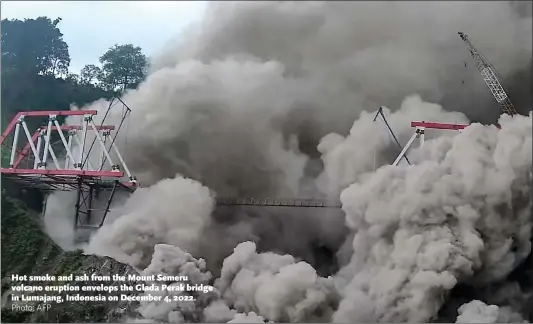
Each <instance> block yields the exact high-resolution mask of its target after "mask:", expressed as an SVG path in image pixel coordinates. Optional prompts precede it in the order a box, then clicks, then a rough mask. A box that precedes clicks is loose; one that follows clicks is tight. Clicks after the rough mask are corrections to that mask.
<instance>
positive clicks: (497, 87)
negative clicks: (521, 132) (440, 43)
mask: <svg viewBox="0 0 533 324" xmlns="http://www.w3.org/2000/svg"><path fill="white" fill-rule="evenodd" d="M458 34H459V36H461V39H462V40H463V42H464V43H465V44H466V47H467V48H468V50H469V51H470V54H471V55H472V57H473V58H474V61H475V62H476V68H477V69H478V71H479V73H481V76H482V77H483V81H485V84H486V85H487V87H488V88H489V90H490V92H491V93H492V95H493V96H494V99H496V101H497V102H498V104H499V105H500V108H501V110H502V111H503V113H505V114H509V115H511V116H512V115H515V114H516V113H517V112H516V109H515V108H514V106H513V104H512V103H511V100H510V99H509V96H507V93H505V90H504V89H503V86H502V85H501V83H500V81H499V80H498V77H497V76H496V73H495V69H494V68H493V67H492V65H491V64H490V63H489V62H488V60H487V59H486V58H485V57H484V56H483V54H481V52H478V51H477V50H476V48H475V47H474V45H472V42H470V39H468V36H467V35H466V34H465V33H462V32H459V33H458Z"/></svg>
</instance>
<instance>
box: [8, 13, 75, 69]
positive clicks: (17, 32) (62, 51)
mask: <svg viewBox="0 0 533 324" xmlns="http://www.w3.org/2000/svg"><path fill="white" fill-rule="evenodd" d="M60 22H61V18H57V19H55V20H54V21H52V20H51V19H50V18H47V17H39V18H36V19H25V20H24V21H22V20H18V19H12V20H8V19H3V20H2V23H1V29H2V40H1V45H2V73H6V72H7V73H9V72H12V71H16V72H17V73H22V74H24V75H28V74H44V75H66V74H67V73H68V67H69V65H70V55H69V51H68V45H67V43H65V41H64V40H63V34H62V33H61V31H60V30H59V28H58V27H57V26H58V24H59V23H60Z"/></svg>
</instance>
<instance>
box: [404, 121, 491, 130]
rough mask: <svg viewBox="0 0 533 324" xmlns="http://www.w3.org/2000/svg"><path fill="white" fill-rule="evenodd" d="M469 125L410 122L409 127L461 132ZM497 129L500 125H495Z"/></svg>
mask: <svg viewBox="0 0 533 324" xmlns="http://www.w3.org/2000/svg"><path fill="white" fill-rule="evenodd" d="M468 126H470V125H465V124H446V123H431V122H425V121H421V122H417V121H414V122H411V127H425V128H432V129H450V130H461V129H464V128H466V127H468ZM495 126H496V127H498V128H501V126H500V125H495Z"/></svg>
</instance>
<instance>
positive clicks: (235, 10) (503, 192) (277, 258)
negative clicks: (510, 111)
mask: <svg viewBox="0 0 533 324" xmlns="http://www.w3.org/2000/svg"><path fill="white" fill-rule="evenodd" d="M457 31H464V32H466V33H467V34H468V35H469V36H470V37H471V39H472V41H473V42H474V44H475V45H476V46H477V47H478V48H479V49H480V50H481V51H483V53H484V54H485V55H486V56H487V57H488V58H490V60H491V61H492V63H493V64H494V65H495V66H496V67H497V68H498V70H499V72H500V74H501V75H502V76H503V77H504V78H505V79H506V80H509V79H510V80H512V81H513V82H511V83H509V84H507V85H508V86H509V93H514V94H513V98H517V101H518V102H520V105H517V106H518V109H519V110H520V111H522V112H528V111H529V110H530V108H531V101H530V100H529V99H528V100H529V101H528V100H526V99H524V98H529V97H528V96H529V92H530V89H531V86H530V79H527V78H518V77H517V75H521V73H522V74H523V71H524V69H526V68H527V67H530V64H531V15H524V10H517V9H516V5H515V4H512V5H510V4H509V3H506V2H298V3H293V2H281V3H280V2H238V3H234V2H219V3H213V4H212V5H211V7H210V8H209V10H208V12H207V14H206V17H205V19H204V20H203V21H202V22H201V23H200V24H199V25H197V26H191V28H190V30H187V32H186V33H184V34H183V35H182V37H181V38H180V41H179V42H177V43H173V44H169V45H168V46H167V48H166V49H165V50H164V51H163V53H161V54H160V55H159V56H156V57H155V58H154V60H153V61H152V64H151V69H150V75H149V76H148V77H147V79H146V81H145V82H143V83H142V84H141V85H140V86H139V88H138V89H136V90H132V91H129V92H127V93H125V94H124V95H123V97H122V99H123V100H124V101H125V102H126V103H127V104H128V105H129V106H130V107H131V109H132V115H131V118H130V120H129V122H128V123H127V129H125V131H124V132H123V133H122V135H121V136H122V137H119V138H118V140H117V143H118V144H119V146H120V149H121V151H122V152H123V153H124V158H125V160H126V161H127V162H128V165H129V167H130V169H131V170H132V172H133V173H134V175H136V176H137V178H138V180H139V182H140V184H141V185H142V186H143V188H141V189H138V191H136V192H135V193H134V194H133V195H132V196H131V197H130V198H129V199H128V200H127V201H126V202H125V203H124V204H122V202H121V203H120V204H118V205H116V206H114V207H115V208H114V213H113V217H112V218H111V219H109V220H108V221H106V224H104V227H103V228H102V229H100V230H99V231H98V233H97V234H96V235H95V236H94V237H93V238H92V240H91V243H90V245H89V247H88V248H87V251H90V252H93V253H98V254H107V255H110V256H112V257H115V258H117V259H119V260H121V261H124V262H128V263H130V264H132V265H133V266H135V267H137V268H138V269H139V270H141V271H143V270H144V271H148V272H154V271H155V272H165V273H166V272H178V273H179V272H181V271H182V270H183V269H181V268H180V266H179V265H178V263H179V262H181V261H183V260H188V261H187V262H189V263H188V264H196V265H197V267H198V268H199V269H200V268H201V270H198V271H199V273H202V274H205V277H202V279H199V280H200V282H202V283H205V284H207V282H209V284H211V285H213V286H214V287H215V288H216V289H217V292H216V293H214V294H210V295H208V296H206V297H205V298H206V299H205V300H201V301H200V302H198V303H196V302H195V303H194V305H188V306H187V305H181V304H179V305H174V304H171V305H144V306H141V309H140V312H141V314H143V316H144V317H146V318H150V319H153V320H157V321H193V322H197V321H207V322H217V321H232V322H235V323H238V322H251V321H258V322H263V321H338V322H353V321H359V322H381V321H383V322H392V321H394V322H402V321H403V322H405V321H429V320H432V319H435V318H436V317H438V316H440V315H439V314H440V313H439V310H441V308H442V309H445V308H446V307H450V306H449V305H452V303H451V302H449V301H450V300H453V299H454V298H455V297H453V296H454V291H456V290H457V289H456V287H461V286H463V285H467V286H472V287H475V288H476V289H479V291H486V290H488V289H489V287H492V285H493V284H496V283H498V282H499V283H501V282H504V281H505V280H507V278H508V276H510V274H511V275H512V274H513V270H514V271H516V269H518V268H519V267H521V266H522V263H523V262H524V260H525V259H526V257H527V256H528V255H529V254H530V239H531V213H530V207H531V200H530V194H529V190H530V172H531V162H532V161H531V117H523V116H518V117H515V118H514V119H510V118H502V119H501V120H500V124H501V126H502V129H501V130H498V129H497V128H496V127H495V126H482V125H480V124H474V125H472V126H470V127H469V128H467V129H465V130H464V131H463V132H462V133H459V134H457V133H456V132H429V131H428V132H427V138H428V139H429V140H428V141H427V142H426V143H425V144H424V146H423V147H422V148H420V149H416V150H414V151H411V152H409V159H410V161H411V162H412V165H407V164H402V165H399V166H397V167H393V166H390V165H389V164H390V163H391V162H392V161H393V160H394V158H395V157H396V156H397V154H398V153H399V148H398V147H397V145H396V144H395V142H394V141H393V140H392V139H391V137H390V134H389V132H388V130H387V129H386V128H384V127H383V124H382V123H380V122H379V121H378V122H376V123H374V122H373V118H374V116H375V114H376V111H377V109H378V108H379V107H380V106H384V107H388V108H384V109H383V112H384V114H385V116H386V118H387V120H388V122H389V124H390V125H391V127H392V129H393V131H394V132H395V134H396V136H397V137H398V139H399V141H400V142H401V143H402V145H404V144H405V143H406V142H407V140H408V138H409V137H410V136H411V135H412V132H413V129H412V128H411V127H410V122H411V121H412V120H426V121H435V122H448V123H468V122H469V121H482V122H485V123H495V122H497V121H498V116H499V111H498V106H497V104H496V103H495V102H494V100H493V98H492V97H491V94H490V92H489V91H488V89H486V87H485V85H484V84H483V81H482V80H481V78H480V76H479V73H478V72H477V70H476V69H475V67H474V64H473V62H472V60H471V57H470V56H469V53H468V51H467V49H466V48H465V46H464V44H463V43H462V42H461V39H460V38H459V37H458V35H457ZM516 80H518V81H516ZM527 84H529V86H527ZM524 85H526V86H524ZM521 89H527V92H525V91H523V90H521ZM524 103H525V105H524ZM108 104H109V103H108V102H106V101H103V100H102V101H99V102H96V103H94V104H92V105H91V106H90V107H83V109H88V108H90V109H97V110H99V111H100V112H101V113H100V114H99V117H98V118H97V119H96V120H95V121H96V123H97V124H99V123H100V122H101V121H102V120H101V118H102V116H103V115H104V112H105V110H106V109H107V107H108ZM443 107H444V108H443ZM120 115H121V111H120V109H118V110H117V109H116V110H111V112H110V115H109V116H108V117H107V119H106V121H105V123H106V124H107V123H115V124H118V123H119V121H120V117H121V116H120ZM79 121H80V120H79V119H70V120H68V121H67V122H68V123H76V124H77V123H79ZM91 140H92V139H91V138H89V141H88V142H89V143H90V142H91ZM78 149H79V148H78ZM97 159H98V156H96V155H95V156H92V157H91V161H94V163H97ZM217 196H234V197H272V196H281V197H305V198H309V197H318V198H323V199H329V200H332V201H339V202H342V210H328V209H312V210H310V209H303V208H302V209H300V208H292V209H279V208H278V209H268V208H260V207H255V208H252V207H250V208H231V207H217V206H216V205H215V200H216V197H217ZM74 198H75V197H72V199H74ZM63 199H67V198H63ZM49 202H50V201H49ZM49 210H53V209H50V207H49ZM56 210H57V208H56ZM56 216H57V215H56ZM165 244H166V245H165ZM172 246H174V247H175V248H176V249H177V250H173V248H172ZM186 253H189V254H190V255H189V256H185V254H186ZM162 255H165V257H162ZM191 258H194V260H196V261H194V260H193V259H191ZM200 258H202V259H203V260H205V267H204V265H203V263H202V262H203V261H201V262H200V261H199V259H200ZM180 260H181V261H180ZM166 262H170V264H173V263H172V262H175V264H174V266H173V268H172V267H171V268H166V267H162V266H159V265H158V264H160V263H166ZM184 262H185V261H184ZM183 271H185V270H183ZM191 271H192V270H191ZM208 272H209V275H207V273H208ZM527 289H529V288H527V287H524V288H521V289H518V290H517V291H520V293H517V294H516V295H517V296H518V295H521V296H522V295H523V296H525V294H526V293H529V292H525V291H523V290H527ZM449 295H450V296H452V297H450V298H449V299H448V301H447V300H446V299H447V297H448V296H449ZM484 298H485V297H483V296H476V298H475V299H483V300H482V301H484V302H486V304H493V305H494V304H495V303H493V302H491V301H488V300H485V299H484ZM472 299H474V298H472ZM472 299H470V300H465V301H462V302H461V303H460V304H458V305H456V307H454V308H453V312H454V314H453V315H452V316H453V318H452V320H455V317H456V316H457V309H458V308H459V306H461V304H464V303H468V302H470V301H471V300H472ZM516 299H517V300H518V299H519V298H518V297H517V298H516ZM522 299H524V298H522ZM456 301H457V300H456ZM445 302H446V303H445ZM476 303H477V302H475V303H474V304H475V305H477V304H476ZM517 304H519V302H517ZM454 305H455V304H454ZM499 306H502V307H500V310H501V309H507V308H505V307H508V308H509V309H510V311H512V312H521V313H522V315H524V311H523V309H522V308H520V309H517V307H515V306H513V305H505V306H503V305H500V304H498V305H497V307H499ZM488 307H490V306H488ZM466 308H468V307H467V306H465V307H463V308H462V310H461V312H462V313H461V314H462V316H463V315H464V314H473V313H472V312H470V311H466V310H465V309H466ZM487 312H489V313H490V311H487ZM478 313H479V314H480V313H486V312H485V311H480V312H478ZM478 313H476V314H478ZM479 314H478V315H479ZM464 316H468V315H464ZM498 316H499V315H498ZM498 316H497V318H499V317H498ZM524 318H525V316H524Z"/></svg>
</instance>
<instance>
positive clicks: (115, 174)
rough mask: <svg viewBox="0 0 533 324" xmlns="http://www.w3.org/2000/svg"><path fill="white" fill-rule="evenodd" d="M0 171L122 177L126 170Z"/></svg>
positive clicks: (2, 171)
mask: <svg viewBox="0 0 533 324" xmlns="http://www.w3.org/2000/svg"><path fill="white" fill-rule="evenodd" d="M0 173H5V174H31V175H54V176H87V177H113V178H122V177H123V176H124V172H121V171H82V170H39V169H7V168H1V169H0Z"/></svg>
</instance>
